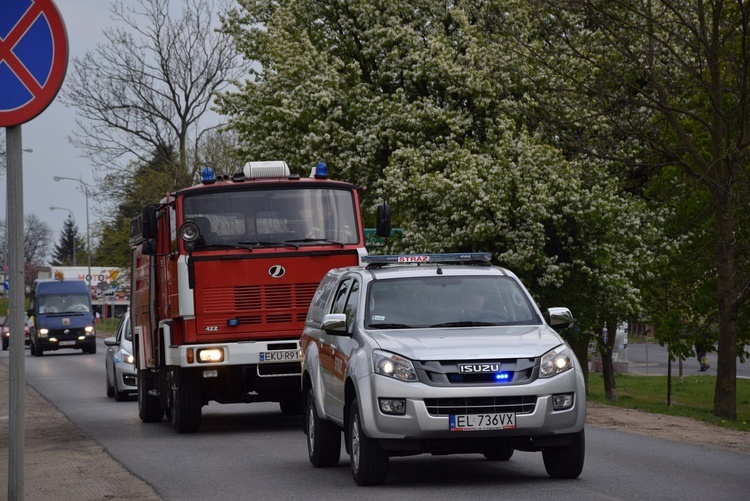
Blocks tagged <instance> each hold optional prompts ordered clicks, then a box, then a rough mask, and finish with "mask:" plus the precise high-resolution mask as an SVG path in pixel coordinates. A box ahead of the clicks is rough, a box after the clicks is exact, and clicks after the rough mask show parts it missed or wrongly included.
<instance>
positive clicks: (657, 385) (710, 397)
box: [588, 372, 750, 432]
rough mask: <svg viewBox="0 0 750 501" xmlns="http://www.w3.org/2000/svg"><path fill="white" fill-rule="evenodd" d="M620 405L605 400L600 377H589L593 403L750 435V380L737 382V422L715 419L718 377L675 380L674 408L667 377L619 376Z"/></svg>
mask: <svg viewBox="0 0 750 501" xmlns="http://www.w3.org/2000/svg"><path fill="white" fill-rule="evenodd" d="M615 385H616V387H617V396H618V401H617V402H612V401H610V400H607V399H606V398H604V380H603V378H602V375H601V374H599V373H593V372H590V373H589V394H588V400H589V401H590V402H598V403H601V404H606V405H614V406H617V407H625V408H629V409H641V410H644V411H648V412H655V413H661V414H669V415H672V416H685V417H690V418H693V419H698V420H700V421H705V422H707V423H710V424H714V425H718V426H724V427H727V428H733V429H735V430H740V431H746V432H750V380H748V379H737V420H736V421H729V420H726V419H722V418H718V417H716V416H714V415H713V413H712V410H713V402H714V388H715V386H716V376H685V377H684V378H683V383H682V384H680V382H679V378H678V377H673V378H672V405H671V406H667V376H639V375H634V374H616V375H615Z"/></svg>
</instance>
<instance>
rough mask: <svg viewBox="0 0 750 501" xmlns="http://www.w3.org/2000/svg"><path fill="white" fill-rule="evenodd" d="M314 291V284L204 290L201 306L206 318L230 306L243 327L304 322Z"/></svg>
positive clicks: (315, 285)
mask: <svg viewBox="0 0 750 501" xmlns="http://www.w3.org/2000/svg"><path fill="white" fill-rule="evenodd" d="M317 288H318V284H316V283H304V284H295V285H291V284H283V285H243V286H238V287H217V288H212V289H207V290H206V292H205V294H204V295H203V306H204V310H205V312H206V313H207V314H212V313H226V312H227V308H228V307H230V308H231V307H232V306H233V307H234V312H236V316H237V318H239V319H240V322H242V323H246V324H262V323H264V322H265V323H271V324H279V323H290V322H304V321H305V317H306V316H307V309H308V307H309V306H310V302H311V301H312V298H313V295H314V294H315V290H316V289H317Z"/></svg>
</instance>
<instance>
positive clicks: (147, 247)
mask: <svg viewBox="0 0 750 501" xmlns="http://www.w3.org/2000/svg"><path fill="white" fill-rule="evenodd" d="M141 252H143V255H144V256H151V255H153V254H156V239H155V238H150V239H148V240H146V241H144V242H143V244H142V245H141Z"/></svg>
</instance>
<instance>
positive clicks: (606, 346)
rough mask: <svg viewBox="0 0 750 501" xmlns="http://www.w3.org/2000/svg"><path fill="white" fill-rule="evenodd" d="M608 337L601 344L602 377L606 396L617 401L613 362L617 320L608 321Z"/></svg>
mask: <svg viewBox="0 0 750 501" xmlns="http://www.w3.org/2000/svg"><path fill="white" fill-rule="evenodd" d="M606 326H607V339H606V340H604V342H603V343H601V344H600V349H599V352H600V353H601V355H602V378H603V379H604V396H605V397H606V398H607V400H611V401H613V402H616V401H617V398H618V397H617V383H616V382H615V366H614V363H612V352H613V351H614V348H615V338H616V337H617V322H613V321H609V320H608V321H607V322H606Z"/></svg>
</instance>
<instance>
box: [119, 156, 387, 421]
mask: <svg viewBox="0 0 750 501" xmlns="http://www.w3.org/2000/svg"><path fill="white" fill-rule="evenodd" d="M202 175H203V179H202V182H201V184H199V185H197V186H193V187H190V188H185V189H181V190H178V191H176V192H174V193H171V194H169V195H168V196H167V197H166V198H164V199H163V200H162V201H161V202H160V203H158V204H153V205H149V206H147V207H146V208H145V209H144V210H143V214H142V215H141V217H139V218H137V219H135V220H134V221H133V224H132V231H131V244H132V260H133V264H132V267H133V269H132V274H131V277H132V278H131V280H132V284H131V288H132V296H131V297H132V301H131V312H130V314H131V320H132V325H133V333H134V341H135V343H134V344H135V352H136V353H135V355H136V364H137V369H138V413H139V416H140V419H141V420H142V421H143V422H158V421H161V420H162V419H163V418H164V416H166V417H167V419H171V421H172V426H173V427H174V429H175V430H177V431H178V432H181V433H184V432H195V431H197V430H198V429H199V428H200V423H201V409H202V407H203V406H204V405H206V404H208V402H209V401H211V400H213V401H216V402H219V403H250V402H279V405H280V407H281V411H282V412H283V413H285V414H295V413H299V412H300V410H301V403H300V362H299V345H298V340H299V337H300V333H301V332H302V329H303V326H304V322H305V317H306V315H307V310H308V306H309V305H310V302H311V300H312V298H313V294H314V293H315V290H316V288H317V286H318V283H319V282H320V280H321V279H322V278H323V276H324V275H325V274H326V272H327V271H328V270H330V269H331V268H336V267H341V266H348V265H356V264H359V263H360V260H361V257H362V256H363V255H365V254H366V250H365V244H364V242H365V240H364V232H363V228H362V217H361V213H360V203H359V192H360V191H361V188H360V187H357V186H354V185H352V184H349V183H344V182H340V181H333V180H330V179H328V178H327V173H326V166H325V164H323V163H319V164H318V165H317V166H316V167H315V168H314V169H313V174H311V176H310V177H301V176H299V175H298V174H294V173H290V171H289V168H288V166H287V164H286V163H285V162H249V163H248V164H246V165H245V167H244V169H243V172H242V173H239V174H235V175H234V176H231V177H228V176H224V177H220V178H218V179H217V178H216V177H215V176H214V175H213V172H212V171H211V169H210V168H204V169H203V173H202ZM378 213H379V218H380V221H379V224H389V223H388V217H387V216H388V214H389V211H388V207H387V206H381V207H379V208H378ZM382 227H383V228H385V227H386V226H382ZM380 233H382V231H381V232H380Z"/></svg>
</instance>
